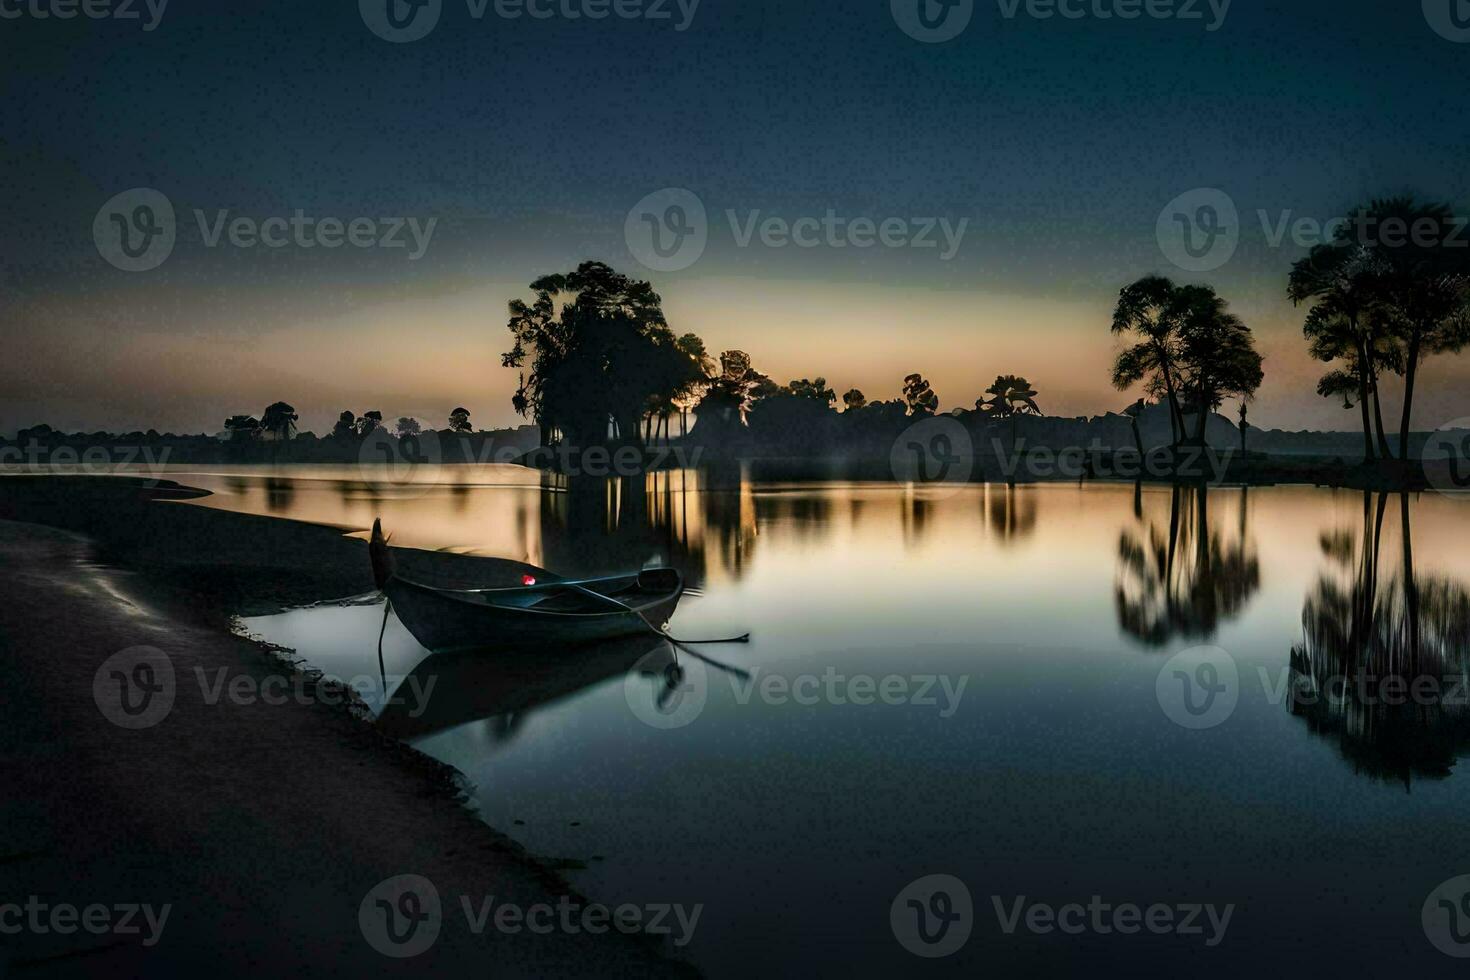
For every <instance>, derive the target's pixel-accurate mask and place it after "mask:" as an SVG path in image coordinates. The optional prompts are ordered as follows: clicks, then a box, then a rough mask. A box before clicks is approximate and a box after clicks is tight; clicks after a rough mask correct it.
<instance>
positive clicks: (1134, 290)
mask: <svg viewBox="0 0 1470 980" xmlns="http://www.w3.org/2000/svg"><path fill="white" fill-rule="evenodd" d="M1182 314H1183V310H1182V309H1181V306H1180V303H1179V297H1178V287H1177V286H1175V285H1174V283H1173V282H1172V281H1171V280H1169V279H1166V278H1164V277H1163V276H1145V277H1144V278H1142V279H1140V280H1138V281H1137V282H1135V283H1133V284H1132V285H1130V286H1125V287H1123V289H1122V291H1121V292H1120V293H1119V294H1118V305H1117V307H1116V308H1115V309H1114V310H1113V334H1114V335H1115V336H1117V335H1123V334H1131V335H1133V336H1135V337H1137V338H1138V339H1137V341H1136V342H1135V343H1134V344H1133V345H1132V346H1130V347H1126V348H1124V349H1123V350H1122V351H1120V352H1119V354H1118V356H1117V358H1116V360H1115V361H1114V362H1113V385H1114V386H1115V387H1116V388H1117V389H1118V390H1119V391H1126V390H1127V389H1128V388H1131V387H1133V386H1134V385H1136V384H1138V383H1139V382H1143V385H1144V392H1145V393H1146V394H1147V395H1148V396H1149V397H1151V398H1154V399H1163V400H1164V401H1166V403H1167V404H1168V406H1169V429H1170V431H1171V432H1172V433H1173V442H1174V444H1175V445H1178V443H1179V441H1180V440H1181V439H1182V438H1183V437H1184V413H1183V412H1182V410H1181V409H1180V407H1179V377H1178V363H1179V355H1180V350H1179V348H1180V343H1181V341H1180V338H1179V329H1180V325H1181V324H1180V321H1181V317H1182Z"/></svg>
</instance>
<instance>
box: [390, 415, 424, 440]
mask: <svg viewBox="0 0 1470 980" xmlns="http://www.w3.org/2000/svg"><path fill="white" fill-rule="evenodd" d="M396 429H397V433H398V438H400V439H405V438H407V437H409V436H416V435H418V434H419V433H420V432H422V431H423V430H424V427H423V425H421V424H420V423H419V420H418V419H411V418H408V417H406V416H405V417H402V418H400V419H399V420H398V422H397V423H396Z"/></svg>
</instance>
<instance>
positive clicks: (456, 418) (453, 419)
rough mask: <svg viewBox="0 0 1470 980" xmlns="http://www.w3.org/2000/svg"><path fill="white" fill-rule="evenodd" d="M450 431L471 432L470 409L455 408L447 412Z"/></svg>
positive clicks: (472, 428) (472, 429)
mask: <svg viewBox="0 0 1470 980" xmlns="http://www.w3.org/2000/svg"><path fill="white" fill-rule="evenodd" d="M449 431H450V432H472V431H474V427H473V426H471V425H470V410H469V409H467V408H456V409H455V410H454V411H452V412H450V413H449Z"/></svg>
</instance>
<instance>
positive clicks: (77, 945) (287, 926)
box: [0, 478, 687, 977]
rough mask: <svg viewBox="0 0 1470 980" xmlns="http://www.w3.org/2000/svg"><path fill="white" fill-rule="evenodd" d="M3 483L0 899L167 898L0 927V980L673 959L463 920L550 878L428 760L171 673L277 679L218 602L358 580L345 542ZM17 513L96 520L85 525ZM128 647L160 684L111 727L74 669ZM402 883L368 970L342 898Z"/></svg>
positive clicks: (404, 970) (353, 723) (528, 897)
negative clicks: (437, 902) (409, 888)
mask: <svg viewBox="0 0 1470 980" xmlns="http://www.w3.org/2000/svg"><path fill="white" fill-rule="evenodd" d="M25 479H29V478H25ZM16 482H17V481H15V480H0V567H3V568H4V569H5V574H4V582H5V600H4V602H3V603H0V656H3V657H4V660H5V670H4V671H0V706H3V711H4V721H3V723H0V779H3V780H4V785H5V791H4V793H3V794H0V815H3V817H0V825H3V827H4V828H5V834H4V839H3V841H0V906H3V903H5V902H21V903H24V902H25V901H27V900H28V899H30V897H31V896H35V899H36V900H37V901H39V902H41V903H45V905H46V906H48V907H55V906H57V905H61V904H69V905H74V906H77V907H78V908H85V907H87V906H91V905H103V906H107V907H109V908H116V909H121V908H122V907H124V906H127V905H148V906H151V908H152V909H153V910H155V911H157V910H161V909H162V907H163V906H165V905H168V906H170V912H169V916H168V918H167V920H166V923H165V925H164V926H163V928H162V931H161V933H160V934H159V936H160V938H159V941H158V942H157V943H156V945H152V946H151V947H145V946H144V945H143V940H144V939H146V938H147V937H148V936H149V934H150V928H149V926H148V925H147V924H146V923H145V921H144V919H143V917H142V915H141V914H140V915H139V916H138V918H137V921H136V924H137V925H139V926H140V927H141V933H140V934H138V935H117V934H114V933H108V934H92V933H91V932H88V931H86V930H83V929H75V931H72V932H70V933H67V934H62V933H60V932H59V931H58V930H57V929H54V928H43V929H41V930H36V929H23V930H22V931H21V932H20V933H19V934H18V935H0V976H4V975H6V974H7V969H8V971H10V972H11V973H13V974H14V975H17V976H95V975H99V974H100V975H117V976H130V975H131V976H150V977H158V976H189V977H198V976H207V975H211V974H212V975H231V976H233V975H243V974H246V973H250V974H252V975H253V974H258V973H260V972H262V971H269V972H270V973H273V974H277V975H293V976H294V975H307V974H311V975H354V976H383V975H400V974H401V975H409V974H411V973H415V974H425V973H427V974H430V975H436V976H461V975H464V976H468V975H474V976H477V977H483V976H487V975H494V976H582V975H586V976H644V975H662V974H666V973H684V972H687V971H685V970H684V969H683V968H682V967H680V966H678V965H676V964H673V963H671V962H670V961H668V960H666V959H664V958H662V956H661V953H660V950H659V949H658V948H657V947H656V946H655V945H654V944H653V942H652V941H650V940H647V939H646V938H644V937H637V936H632V937H630V936H624V935H620V934H618V933H617V932H616V931H613V930H609V931H607V932H605V933H602V934H598V935H592V934H589V933H587V932H585V931H580V930H578V931H575V932H574V931H569V930H562V929H558V930H555V931H553V932H551V933H549V934H545V935H538V934H534V933H531V932H529V931H527V930H525V929H521V930H520V931H519V932H518V933H516V934H513V935H512V934H510V933H508V932H500V931H497V930H496V929H495V927H494V926H493V925H491V926H489V927H488V928H486V929H484V930H483V932H481V933H479V934H476V933H475V932H474V931H473V930H472V929H471V928H470V926H469V924H468V923H467V920H466V917H465V915H464V914H463V913H462V911H461V907H460V896H469V897H470V900H471V901H472V902H473V903H475V904H476V905H478V904H479V903H480V902H482V901H483V900H484V899H485V898H487V897H490V896H494V897H495V901H496V902H497V904H500V903H514V904H517V905H520V906H522V907H529V906H532V905H535V904H538V903H546V904H550V905H556V904H557V903H558V901H559V899H560V898H561V896H564V895H566V894H567V893H568V891H569V889H568V888H567V886H566V885H565V883H564V882H562V881H560V880H559V879H558V878H556V877H555V876H554V875H552V874H551V873H549V872H547V871H546V870H544V869H543V868H541V867H540V866H538V864H537V863H536V862H535V861H534V860H533V859H532V858H531V857H530V856H528V855H526V854H525V853H524V852H523V851H521V850H520V849H519V848H518V846H517V845H515V844H514V843H513V842H512V841H510V840H509V839H508V838H506V837H504V836H503V835H500V834H498V833H496V832H495V831H494V830H492V829H490V828H488V827H486V826H485V825H484V824H482V823H481V822H480V821H479V820H478V819H476V818H475V817H474V816H473V815H472V814H471V813H469V812H468V811H467V810H466V809H464V808H463V807H462V806H460V805H459V804H458V803H457V802H455V801H454V799H453V798H452V784H451V781H450V779H449V775H450V774H449V771H448V770H446V769H444V768H443V767H441V766H439V765H438V764H437V763H433V762H431V761H430V760H428V759H426V758H425V757H423V756H421V755H419V754H418V753H415V752H413V751H411V750H409V749H406V748H403V747H402V746H400V745H398V743H396V742H393V741H392V740H390V739H387V738H386V737H384V736H382V735H380V734H379V733H377V732H375V731H374V730H372V728H371V727H370V726H368V725H366V724H364V723H363V722H361V721H359V720H357V719H355V718H353V717H352V716H351V715H350V714H349V713H348V712H347V711H346V710H344V709H342V708H334V707H328V706H324V705H321V704H298V703H295V702H294V700H291V699H288V700H287V703H284V704H266V703H262V702H261V701H259V700H254V701H248V702H235V701H232V700H231V699H230V698H221V699H219V700H218V701H217V702H216V703H213V704H211V703H208V700H207V699H206V698H205V697H204V696H203V694H202V693H201V690H200V686H199V685H198V684H197V683H196V681H195V678H196V677H197V673H196V671H199V670H202V671H204V673H205V675H206V676H208V677H210V678H214V677H215V676H217V672H218V671H221V670H223V671H224V672H225V675H226V676H227V677H228V678H230V679H232V680H233V679H234V678H238V677H247V678H250V679H251V682H252V683H260V682H263V681H264V680H265V679H266V678H268V677H270V676H272V675H280V674H281V673H282V671H281V668H280V666H279V664H277V663H276V662H274V661H273V660H272V659H271V658H270V657H268V656H267V655H266V654H265V653H264V652H263V651H262V650H260V648H258V647H257V646H255V645H254V644H251V643H249V642H247V641H245V640H243V639H240V638H238V637H235V636H233V635H231V634H229V633H228V632H226V631H224V630H223V629H221V628H219V615H220V609H221V608H226V607H222V606H221V605H219V603H220V602H221V601H222V600H223V598H224V597H227V596H233V597H234V598H235V599H236V600H242V599H243V600H244V601H243V605H244V606H246V607H248V606H250V605H251V604H252V603H254V604H255V605H256V606H257V607H258V606H259V605H260V604H266V605H269V604H278V603H280V602H282V601H294V600H298V599H305V600H306V601H311V599H320V598H323V597H324V596H329V595H346V594H352V593H354V592H362V591H366V590H367V589H368V588H370V587H371V583H370V582H368V581H365V579H366V576H367V572H366V562H365V557H364V553H365V549H363V547H362V544H361V542H357V541H352V540H349V539H344V538H342V537H341V535H340V533H339V532H337V531H335V530H332V529H326V528H315V527H312V526H310V525H300V524H293V523H292V522H287V521H273V520H271V519H267V518H254V517H248V516H246V515H235V514H226V513H223V512H220V511H215V510H207V509H204V508H191V507H180V506H176V505H170V504H160V503H156V502H151V501H150V500H149V497H151V496H152V495H153V494H152V492H151V491H144V490H142V489H141V488H140V487H139V486H137V485H134V484H131V483H129V482H127V481H106V482H108V483H111V484H112V485H111V486H97V485H95V484H97V483H98V482H99V481H82V482H80V483H74V484H73V485H70V486H68V485H53V486H51V487H49V488H48V487H46V486H44V485H43V481H41V480H35V481H34V482H31V483H29V484H28V485H23V486H18V487H17V486H15V485H14V484H15V483H16ZM44 482H46V483H51V482H53V481H49V480H47V481H44ZM17 517H24V518H26V519H27V520H29V521H46V522H48V523H53V524H59V525H62V526H64V527H70V528H74V529H76V530H86V529H87V527H88V525H93V524H106V525H109V526H110V527H111V528H112V531H111V532H110V533H99V535H98V536H97V537H96V538H95V539H92V538H89V537H84V536H82V535H79V534H77V533H74V532H73V531H67V530H62V529H58V528H54V527H41V526H38V525H37V524H35V523H16V522H15V521H14V519H15V518H17ZM269 525H275V526H274V527H271V526H269ZM242 531H247V532H258V533H257V534H255V535H254V536H252V535H251V534H245V535H243V536H242ZM211 544H213V545H214V547H213V549H212V550H200V549H209V548H210V546H211ZM99 556H101V557H105V558H106V559H107V560H108V562H109V565H108V566H102V565H99V564H97V563H96V561H95V559H96V558H97V557H99ZM219 562H223V564H222V565H220V564H212V563H219ZM359 562H360V564H359ZM113 563H115V564H113ZM118 566H120V567H118ZM186 583H187V584H189V585H191V586H193V588H191V589H189V590H188V591H185V590H184V589H182V588H181V586H182V585H184V584H186ZM267 583H269V587H268V588H267V587H264V586H265V585H266V584H267ZM253 588H260V592H259V594H251V593H250V590H251V589H253ZM201 596H202V597H204V598H200V597H201ZM307 596H310V598H307ZM241 604H242V603H241V602H236V603H235V606H236V608H239V607H240V605H241ZM137 646H147V647H152V648H155V649H156V650H157V651H159V652H160V653H161V654H162V655H163V656H166V657H167V659H168V662H169V663H170V664H171V666H172V668H173V671H174V674H175V676H176V678H177V687H176V695H175V697H174V700H173V703H172V708H171V710H169V712H168V713H167V715H166V716H165V717H163V718H162V720H160V721H159V722H158V723H157V724H155V725H153V726H152V727H148V728H144V729H138V730H128V729H125V728H121V727H119V726H118V725H116V724H114V723H113V722H111V721H109V720H108V718H107V717H105V716H104V713H103V711H102V710H101V709H99V706H98V701H97V699H96V697H95V696H94V679H95V677H96V675H97V673H98V671H99V668H100V667H101V666H102V665H103V664H104V662H105V661H107V660H108V658H110V657H112V656H113V655H114V654H117V653H118V652H119V651H122V650H125V649H128V648H132V647H137ZM405 874H415V875H421V876H423V877H424V878H427V879H428V880H429V881H431V882H432V883H433V884H434V886H435V888H436V889H437V892H438V894H439V896H440V899H441V901H442V907H443V915H442V927H441V931H440V933H439V936H438V939H437V940H436V941H435V942H434V943H433V945H432V946H431V947H430V948H429V949H428V950H427V951H426V952H423V953H422V954H421V955H418V956H415V957H413V958H408V959H390V958H388V957H386V956H384V955H382V954H381V953H379V952H377V951H376V950H375V949H374V948H373V947H372V946H371V945H370V944H369V942H368V941H367V939H366V938H365V936H364V932H363V929H362V927H361V926H360V924H359V910H360V906H362V904H363V901H364V899H365V898H366V897H367V896H368V893H369V891H370V890H372V889H373V888H374V886H376V885H378V884H379V883H380V882H382V881H384V880H385V879H388V878H391V877H393V876H397V875H405ZM0 924H3V920H0Z"/></svg>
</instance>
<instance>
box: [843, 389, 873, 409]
mask: <svg viewBox="0 0 1470 980" xmlns="http://www.w3.org/2000/svg"><path fill="white" fill-rule="evenodd" d="M867 403H868V399H867V396H865V395H864V394H863V393H862V392H861V391H858V390H857V389H856V388H849V389H848V390H847V393H846V394H844V395H843V396H842V407H843V409H844V410H845V411H848V412H856V411H857V410H858V409H860V408H862V407H863V406H864V405H866V404H867Z"/></svg>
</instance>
